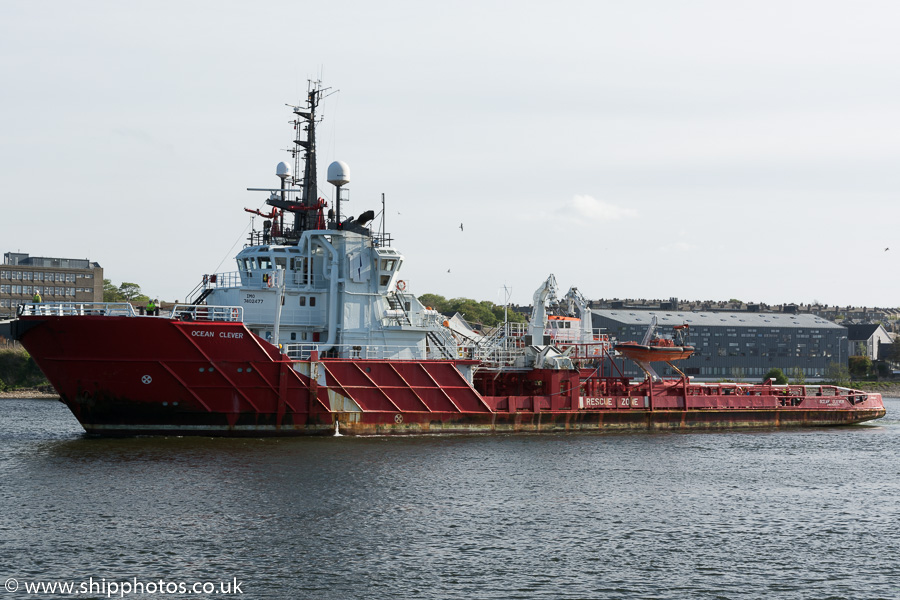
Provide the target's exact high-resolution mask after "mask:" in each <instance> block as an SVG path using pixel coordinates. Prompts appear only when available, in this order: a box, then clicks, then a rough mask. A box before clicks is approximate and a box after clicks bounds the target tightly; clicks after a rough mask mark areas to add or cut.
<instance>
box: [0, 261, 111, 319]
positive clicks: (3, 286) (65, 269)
mask: <svg viewBox="0 0 900 600" xmlns="http://www.w3.org/2000/svg"><path fill="white" fill-rule="evenodd" d="M36 292H37V293H39V294H40V295H41V298H42V300H43V301H44V302H102V301H103V268H102V267H100V265H98V264H97V263H95V262H91V261H89V260H88V259H85V258H47V257H38V256H29V255H28V254H23V253H20V252H7V253H5V254H4V255H3V264H2V265H0V319H4V318H10V317H12V316H13V315H15V313H16V306H18V305H19V304H21V303H23V302H31V301H32V299H33V298H34V294H35V293H36Z"/></svg>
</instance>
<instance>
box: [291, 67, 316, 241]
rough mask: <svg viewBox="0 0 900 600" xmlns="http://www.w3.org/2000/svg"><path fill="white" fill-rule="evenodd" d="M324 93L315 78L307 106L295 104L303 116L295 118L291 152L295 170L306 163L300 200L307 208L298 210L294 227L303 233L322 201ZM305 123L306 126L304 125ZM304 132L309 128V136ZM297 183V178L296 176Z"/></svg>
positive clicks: (307, 95) (299, 113) (309, 226)
mask: <svg viewBox="0 0 900 600" xmlns="http://www.w3.org/2000/svg"><path fill="white" fill-rule="evenodd" d="M321 97H322V90H321V89H320V87H319V83H318V82H314V83H313V82H311V83H310V89H309V91H308V92H307V94H306V110H302V109H301V108H300V107H299V106H297V107H294V114H295V115H297V117H299V118H298V119H297V120H295V121H294V129H295V130H296V132H297V133H296V136H295V138H294V147H293V148H292V149H291V153H292V155H293V157H294V173H297V174H299V173H300V161H301V160H302V161H303V163H304V169H303V181H302V182H301V190H302V191H301V192H300V201H301V202H302V203H303V210H299V211H295V212H294V231H295V232H296V233H297V235H298V236H299V234H300V233H301V232H303V231H306V230H307V229H312V228H313V227H312V225H313V223H311V222H310V221H312V220H313V219H312V218H311V217H313V215H312V214H311V213H312V211H314V210H315V208H316V206H317V204H318V194H317V193H316V190H317V182H318V179H317V175H316V108H317V107H318V105H319V100H320V99H321ZM301 124H302V127H301ZM303 132H306V136H305V137H306V139H303V138H304V135H303ZM294 183H295V184H296V183H297V181H296V179H295V180H294Z"/></svg>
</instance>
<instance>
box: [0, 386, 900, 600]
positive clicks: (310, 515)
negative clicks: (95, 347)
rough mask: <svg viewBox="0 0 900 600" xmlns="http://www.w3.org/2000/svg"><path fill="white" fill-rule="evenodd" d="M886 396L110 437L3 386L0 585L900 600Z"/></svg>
mask: <svg viewBox="0 0 900 600" xmlns="http://www.w3.org/2000/svg"><path fill="white" fill-rule="evenodd" d="M886 404H888V416H887V417H886V418H885V419H882V420H880V421H876V422H875V424H872V425H858V426H853V427H846V428H833V429H815V430H794V431H777V432H775V431H766V432H726V433H689V434H685V433H666V434H614V435H590V434H583V435H503V436H470V437H464V436H453V437H416V438H404V439H394V438H367V439H359V438H349V437H340V438H326V439H290V440H229V439H194V438H135V439H125V440H103V439H92V438H87V437H85V436H84V435H83V434H82V430H81V428H80V426H79V425H78V424H77V422H76V421H75V419H74V418H73V417H72V416H71V415H70V414H69V412H68V410H67V409H66V408H65V407H64V406H63V405H62V404H60V403H59V402H56V401H45V400H0V411H2V412H0V590H2V585H3V582H4V581H6V580H7V578H9V577H14V578H15V579H16V581H17V583H18V585H19V589H18V591H16V592H14V593H12V592H6V591H3V592H0V594H2V597H3V598H31V597H41V598H47V597H75V596H62V595H55V596H52V595H47V594H45V595H33V594H29V593H28V592H26V591H24V583H25V582H36V581H45V582H53V581H60V582H64V581H73V582H76V585H77V584H78V582H87V581H89V578H91V577H93V579H94V581H95V582H96V581H99V580H101V579H105V580H106V581H109V582H111V581H117V582H118V581H134V580H135V578H136V579H137V581H141V582H147V581H158V580H164V581H165V582H188V583H190V582H215V583H216V585H218V584H219V582H221V581H228V582H233V578H237V580H238V581H240V582H242V583H241V585H240V591H241V592H243V596H244V597H249V598H341V599H345V598H403V599H407V598H465V599H467V600H475V599H480V598H673V599H679V600H682V599H685V598H773V597H777V598H816V599H824V598H841V599H843V598H898V597H900V503H898V500H897V499H898V497H900V399H887V400H886ZM10 585H11V584H10ZM115 595H116V596H119V594H118V593H117V594H115ZM105 596H106V594H105V593H96V592H95V593H94V594H93V595H90V594H89V595H84V594H81V595H79V596H77V597H79V598H87V597H105ZM126 597H132V598H137V597H152V598H159V597H161V596H160V594H158V593H157V594H153V595H150V594H132V595H130V596H126ZM164 597H168V598H188V597H194V598H196V597H203V595H202V594H201V595H200V596H198V595H197V594H193V595H191V594H181V595H179V594H178V593H176V594H165V596H164ZM208 597H211V596H208ZM214 597H221V598H226V597H234V594H232V595H223V594H215V595H214Z"/></svg>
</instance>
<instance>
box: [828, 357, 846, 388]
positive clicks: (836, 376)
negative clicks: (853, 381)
mask: <svg viewBox="0 0 900 600" xmlns="http://www.w3.org/2000/svg"><path fill="white" fill-rule="evenodd" d="M825 379H826V380H828V381H830V382H832V383H833V384H835V385H842V386H848V385H850V370H849V369H847V367H846V365H842V364H841V363H838V362H831V363H828V366H827V367H825Z"/></svg>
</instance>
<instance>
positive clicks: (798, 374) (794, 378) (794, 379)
mask: <svg viewBox="0 0 900 600" xmlns="http://www.w3.org/2000/svg"><path fill="white" fill-rule="evenodd" d="M791 383H792V384H793V385H803V384H804V383H806V374H805V373H803V369H801V368H800V367H794V368H793V369H791Z"/></svg>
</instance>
